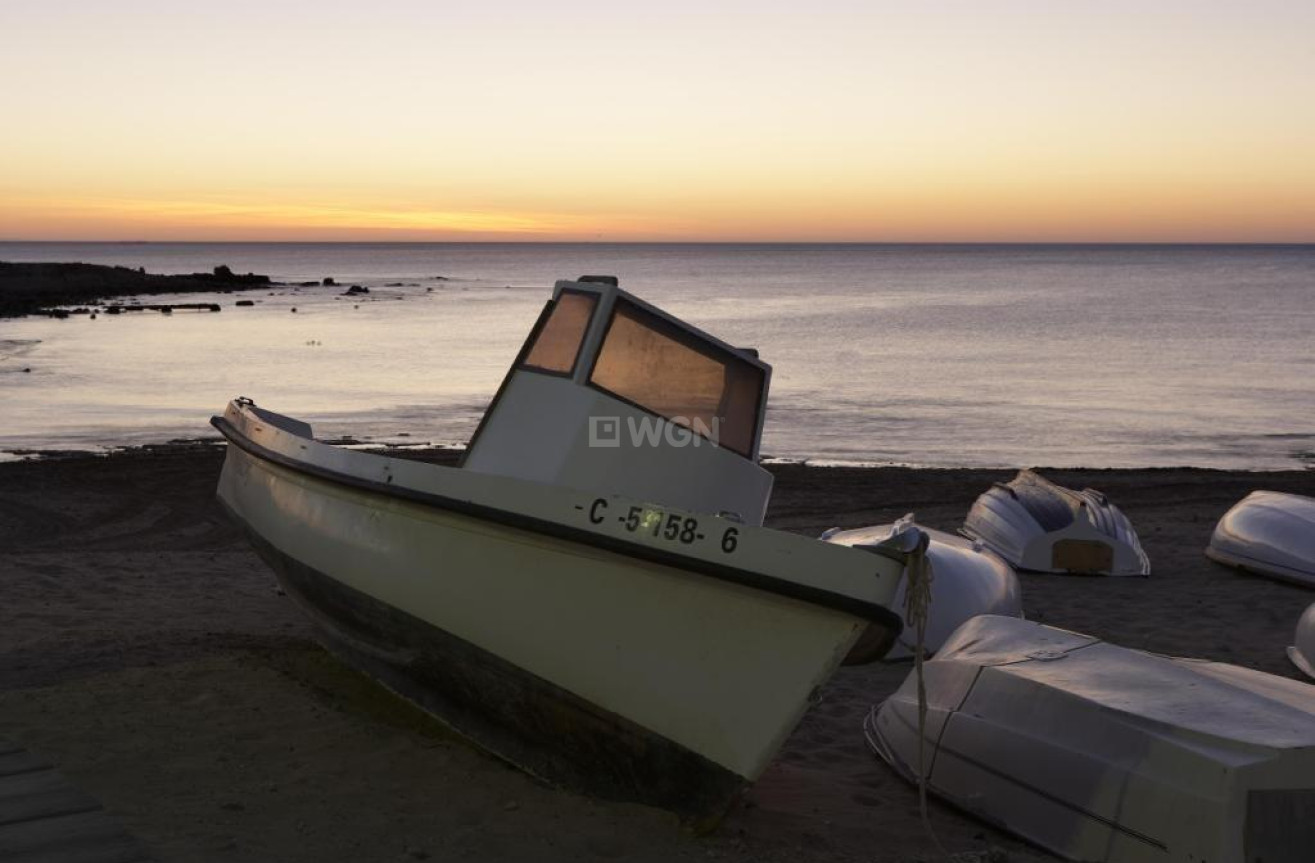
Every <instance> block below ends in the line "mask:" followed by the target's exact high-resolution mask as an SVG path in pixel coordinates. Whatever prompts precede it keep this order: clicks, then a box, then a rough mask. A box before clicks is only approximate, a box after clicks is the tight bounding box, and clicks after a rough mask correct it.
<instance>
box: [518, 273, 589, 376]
mask: <svg viewBox="0 0 1315 863" xmlns="http://www.w3.org/2000/svg"><path fill="white" fill-rule="evenodd" d="M596 305H598V298H597V297H596V296H594V295H593V294H582V293H576V292H573V291H563V292H562V294H561V295H560V296H558V297H557V299H556V300H554V301H553V302H552V306H551V308H550V309H549V311H548V317H547V319H546V320H544V322H543V326H541V327H540V328H539V332H538V333H537V334H536V335H535V337H534V344H533V345H531V346H530V349H529V352H528V353H526V355H525V360H524V361H523V362H522V363H521V365H523V366H525V367H526V368H531V369H538V370H539V371H544V372H552V373H554V374H561V375H569V374H570V373H571V372H572V370H573V369H574V368H575V361H576V359H578V358H579V356H580V346H581V344H582V343H583V342H584V334H585V331H587V330H588V329H589V319H590V318H592V317H593V314H594V307H595V306H596Z"/></svg>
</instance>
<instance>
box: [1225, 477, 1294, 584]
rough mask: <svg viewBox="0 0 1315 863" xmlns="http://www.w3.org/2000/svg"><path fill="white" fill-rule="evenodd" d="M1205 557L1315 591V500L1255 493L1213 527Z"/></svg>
mask: <svg viewBox="0 0 1315 863" xmlns="http://www.w3.org/2000/svg"><path fill="white" fill-rule="evenodd" d="M1205 553H1206V556H1208V557H1209V558H1210V559H1212V560H1215V561H1218V562H1219V563H1222V564H1225V565H1227V566H1234V567H1237V568H1238V569H1244V570H1247V571H1248V572H1254V573H1257V574H1258V575H1268V576H1272V577H1274V578H1281V579H1283V580H1285V581H1291V582H1294V583H1296V584H1302V585H1306V586H1308V587H1315V498H1309V497H1304V496H1302V495H1299V494H1285V493H1283V492H1277V491H1253V492H1252V493H1251V494H1249V495H1247V496H1246V497H1245V498H1243V499H1242V500H1241V502H1239V503H1238V504H1237V505H1236V506H1234V507H1233V508H1232V509H1230V510H1229V511H1228V512H1226V513H1224V516H1223V518H1221V519H1219V523H1218V524H1217V525H1215V530H1214V534H1213V535H1212V536H1211V537H1210V545H1209V546H1208V547H1207V548H1206V550H1205Z"/></svg>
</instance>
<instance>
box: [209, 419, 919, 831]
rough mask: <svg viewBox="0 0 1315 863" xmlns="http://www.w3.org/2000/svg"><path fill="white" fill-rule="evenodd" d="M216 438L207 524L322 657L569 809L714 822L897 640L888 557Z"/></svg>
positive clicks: (305, 448) (235, 423)
mask: <svg viewBox="0 0 1315 863" xmlns="http://www.w3.org/2000/svg"><path fill="white" fill-rule="evenodd" d="M216 425H217V426H218V427H219V428H220V429H221V431H223V433H224V434H225V436H227V437H228V438H229V440H230V446H229V454H228V458H227V460H226V462H225V467H224V471H223V475H222V477H221V480H220V486H219V497H220V499H221V501H222V502H223V503H224V505H225V506H226V507H227V509H228V510H229V511H230V512H231V513H232V514H233V515H234V516H235V517H236V518H237V519H238V520H239V522H240V523H241V524H243V525H244V526H245V527H246V529H247V530H248V533H249V534H250V535H251V536H252V539H253V542H254V544H255V545H256V547H257V549H258V550H259V551H260V552H261V553H262V555H263V556H264V557H265V558H266V560H268V561H269V562H270V563H271V565H272V566H273V567H274V569H275V570H276V572H277V573H278V574H279V576H280V578H281V580H282V581H283V583H284V584H285V585H286V587H287V589H288V591H289V593H290V594H291V595H292V596H293V597H294V598H296V599H297V600H298V601H299V602H300V603H301V604H302V605H303V606H304V607H305V608H306V610H307V611H308V613H309V614H310V615H311V616H312V618H313V619H314V620H316V621H317V623H319V624H320V625H321V628H322V629H323V630H324V632H325V633H326V635H327V636H328V637H329V638H328V640H329V641H330V643H331V646H332V647H334V649H335V650H336V651H338V652H340V653H342V654H343V655H344V656H346V657H347V658H349V659H350V660H351V661H353V662H354V663H356V664H357V665H359V666H361V667H362V668H364V669H365V670H366V671H367V672H369V673H370V674H372V675H374V676H375V677H377V678H378V679H380V680H381V681H382V682H384V683H385V684H387V685H388V686H390V687H392V688H393V689H395V690H397V691H399V692H401V693H402V694H403V695H406V696H407V697H409V698H412V699H413V700H415V701H416V702H417V703H419V704H420V705H421V706H422V707H425V708H426V709H428V710H430V711H431V712H433V713H435V714H436V715H438V716H440V718H442V719H444V720H445V721H447V722H448V723H449V724H451V725H452V726H454V727H455V728H457V729H458V730H459V731H461V732H463V733H465V734H467V735H468V736H470V737H471V738H472V739H474V740H475V741H476V742H478V743H480V744H481V745H483V746H485V747H486V748H488V749H490V750H492V751H494V752H495V753H497V754H499V755H501V756H503V757H504V758H507V759H508V760H510V761H512V762H514V763H516V764H517V765H518V766H521V767H522V768H524V769H526V770H527V771H529V772H532V773H535V774H537V775H540V776H542V777H544V778H546V779H549V780H552V781H556V782H559V783H561V784H565V785H568V786H572V787H577V788H580V789H581V790H586V791H591V792H593V793H597V794H600V795H602V796H608V797H613V798H617V799H633V800H638V801H641V802H648V803H653V804H656V805H660V806H664V807H667V808H670V809H673V810H676V811H680V812H683V813H686V814H690V815H707V814H714V813H716V812H718V811H720V810H721V809H723V808H724V806H725V805H726V804H727V803H728V802H729V800H730V799H731V797H732V796H733V794H734V793H735V791H736V790H738V788H739V787H741V786H742V785H743V784H744V783H745V782H748V781H752V780H753V779H755V778H757V776H758V775H759V774H760V773H761V772H762V770H763V769H764V767H765V766H766V765H767V763H768V761H769V760H770V759H771V757H772V756H773V754H774V753H775V751H776V750H777V748H778V747H779V745H780V744H781V742H782V741H783V740H784V738H785V737H786V735H787V734H788V733H789V732H790V731H791V730H792V729H793V727H794V725H795V724H796V723H797V721H798V720H799V718H800V716H801V715H802V714H803V712H804V710H805V709H806V708H807V706H808V704H809V699H810V697H811V696H812V694H813V693H814V692H815V690H816V688H817V687H818V686H820V685H821V684H822V683H823V682H824V681H825V680H826V679H827V678H828V677H829V676H830V674H831V672H832V671H833V670H834V668H835V667H836V665H837V664H838V663H839V662H840V661H841V659H842V658H843V657H844V656H845V654H846V652H847V651H848V650H849V648H850V646H851V645H852V644H853V643H854V641H855V640H856V639H857V637H858V636H859V634H860V633H861V632H863V631H864V629H866V628H867V627H868V626H869V624H870V623H872V622H873V621H874V620H876V621H879V625H884V626H887V627H889V628H890V629H891V630H892V635H893V632H894V630H896V629H898V626H899V623H898V618H897V617H895V616H894V615H893V614H892V613H891V612H889V611H888V610H886V609H885V607H884V606H885V604H886V603H888V602H889V600H890V598H891V597H892V596H893V594H894V592H895V588H896V585H897V582H898V579H899V576H900V572H901V570H902V563H901V562H900V561H898V560H896V559H894V558H892V557H889V556H881V555H877V554H869V553H864V552H858V551H851V550H849V549H842V548H839V547H835V546H829V545H827V544H825V543H821V542H817V541H815V540H808V539H806V538H803V537H797V536H793V535H790V534H782V533H779V532H776V531H771V530H767V529H764V528H753V527H746V526H743V525H738V524H736V523H734V522H729V521H726V520H724V519H721V518H718V517H715V516H708V515H701V514H691V513H684V512H679V511H675V510H671V509H669V508H659V507H654V506H652V505H647V504H642V503H639V502H633V501H628V500H625V499H622V498H617V497H607V496H600V495H597V494H594V493H586V492H576V491H571V490H567V489H560V488H554V487H551V486H545V485H541V484H538V483H532V482H527V481H524V480H519V479H512V478H507V477H496V476H489V475H484V474H478V473H475V472H473V471H466V470H461V469H457V468H444V467H438V466H435V465H427V464H421V463H417V462H408V461H404V460H398V459H389V458H382V457H379V456H372V455H368V454H364V453H356V452H350V451H345V450H340V449H336V448H334V447H329V446H326V445H324V444H320V443H317V442H315V441H313V440H310V439H309V438H308V437H305V436H299V435H298V434H295V433H294V432H293V431H292V430H290V429H295V425H290V424H289V422H288V421H286V420H283V419H282V418H279V417H277V415H272V414H268V413H267V412H263V411H260V410H259V409H257V408H254V407H252V406H249V405H244V404H241V403H234V404H233V405H230V407H229V410H228V412H227V413H226V414H225V416H224V418H222V419H218V420H217V421H216ZM280 425H282V426H283V427H282V428H281V427H280Z"/></svg>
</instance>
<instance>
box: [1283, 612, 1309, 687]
mask: <svg viewBox="0 0 1315 863" xmlns="http://www.w3.org/2000/svg"><path fill="white" fill-rule="evenodd" d="M1293 642H1294V643H1293V645H1292V646H1291V647H1289V648H1288V659H1291V660H1292V664H1293V665H1295V666H1297V667H1298V668H1300V669H1301V670H1302V672H1303V673H1304V674H1305V675H1306V676H1307V677H1315V603H1311V605H1310V607H1309V608H1307V609H1306V613H1305V614H1303V615H1302V616H1301V620H1298V621H1297V634H1296V636H1295V637H1294V638H1293Z"/></svg>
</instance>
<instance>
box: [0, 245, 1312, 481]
mask: <svg viewBox="0 0 1315 863" xmlns="http://www.w3.org/2000/svg"><path fill="white" fill-rule="evenodd" d="M0 260H8V261H85V262H92V263H105V264H122V265H126V266H131V267H145V268H146V269H147V270H148V271H152V272H164V273H182V272H193V271H199V270H210V269H212V268H213V267H214V266H216V265H218V264H227V265H229V266H230V267H232V268H233V269H234V270H235V271H238V272H247V271H254V272H257V273H265V274H268V275H270V276H272V277H274V278H275V279H277V280H281V281H289V282H291V281H305V280H311V279H317V280H318V279H321V278H323V277H325V276H332V277H334V278H335V279H336V280H338V282H339V283H341V284H344V285H350V284H360V285H364V286H367V287H369V288H370V290H371V293H370V294H369V296H368V297H362V298H359V299H358V298H349V297H343V296H340V295H339V294H340V292H341V290H342V289H341V288H336V289H335V288H322V287H316V288H300V289H293V288H274V289H272V290H270V291H260V292H256V293H252V294H248V295H247V298H250V299H253V300H256V305H255V306H254V307H252V308H236V307H234V306H233V302H234V301H235V300H236V299H239V298H241V296H240V295H228V296H219V297H216V298H215V299H217V300H218V301H219V302H221V303H222V304H223V306H224V308H223V311H222V312H221V313H219V314H207V313H177V314H174V315H172V316H164V315H158V314H153V313H150V314H140V315H120V316H116V317H108V316H105V315H101V316H100V317H99V318H97V319H96V320H90V319H88V318H86V317H74V318H70V319H68V320H63V321H56V320H50V319H45V318H40V319H38V318H28V319H22V320H8V321H0V406H2V419H3V422H2V423H0V450H9V451H12V450H14V449H21V448H71V447H73V448H83V447H87V448H90V447H99V446H107V445H117V444H129V443H143V442H150V441H164V440H169V439H171V438H180V437H199V436H205V435H209V434H210V433H211V432H210V427H209V426H208V425H207V420H208V418H209V417H210V415H211V414H213V413H216V412H219V411H220V410H222V408H223V406H224V404H225V403H226V402H227V401H228V399H230V398H232V397H233V396H237V395H245V396H250V397H252V398H254V399H255V400H256V402H257V403H259V404H262V405H264V406H266V407H269V408H271V409H274V410H277V411H280V412H285V413H290V414H293V415H295V416H299V417H302V418H305V419H307V420H309V421H311V422H312V423H314V424H315V426H316V433H317V435H319V436H322V437H336V436H347V435H350V436H354V437H356V438H358V439H362V440H367V439H369V440H374V441H391V442H411V443H422V442H437V443H452V442H458V441H462V440H464V439H465V438H466V437H467V436H468V435H469V434H470V432H471V431H472V430H473V428H474V426H475V424H476V422H477V420H478V418H479V415H480V413H481V411H482V410H483V407H484V405H485V404H486V402H487V400H488V399H489V397H490V395H491V394H492V393H493V391H494V390H495V389H496V388H497V385H498V382H499V380H500V379H501V376H502V374H503V372H504V370H505V368H506V366H507V364H508V363H509V362H510V361H511V360H512V358H513V357H514V356H515V354H516V351H517V348H518V347H519V345H520V342H521V340H522V339H523V338H524V336H525V334H526V332H527V330H528V329H529V327H530V325H531V324H532V323H533V321H534V319H535V316H536V315H537V313H538V311H539V309H540V307H541V306H542V304H543V302H544V300H545V299H547V297H548V289H549V287H550V286H551V285H552V283H553V281H554V279H557V278H564V277H574V276H577V275H580V274H582V273H608V274H615V275H617V276H619V277H620V278H621V283H622V286H623V287H626V288H628V289H629V290H631V291H633V292H635V293H638V294H639V295H641V296H643V297H644V298H646V299H648V300H650V301H652V302H654V303H656V304H658V305H659V306H662V307H664V308H666V309H667V310H669V311H671V312H673V313H675V314H677V315H679V316H681V317H683V318H685V319H686V320H688V321H690V322H692V323H694V324H696V325H698V326H701V327H703V328H705V329H707V330H709V331H711V332H713V333H714V334H716V335H718V336H720V337H721V338H723V339H725V340H726V341H729V342H732V343H734V344H739V345H753V346H756V347H758V348H759V349H760V351H761V353H762V356H763V358H764V359H765V360H766V361H768V362H770V363H772V365H773V366H774V376H773V392H772V399H771V403H770V409H769V412H768V420H767V422H768V425H767V431H766V438H765V442H764V452H765V453H768V454H771V455H775V456H780V457H786V458H796V459H810V460H815V461H823V462H846V463H873V462H875V463H885V462H897V463H911V464H918V465H936V466H961V465H970V466H1021V465H1052V466H1055V465H1060V466H1077V465H1084V466H1096V467H1102V466H1168V465H1198V466H1207V467H1219V468H1243V469H1282V468H1296V467H1301V466H1302V465H1306V466H1311V465H1312V464H1315V457H1312V455H1311V453H1312V451H1315V351H1312V346H1315V340H1313V339H1312V332H1313V331H1315V246H916V245H915V246H905V245H836V246H828V245H690V244H661V245H643V244H636V245H604V244H597V245H594V244H578V245H572V244H506V245H503V244H345V243H334V244H157V243H147V244H84V243H51V244H32V243H7V244H6V243H0ZM165 299H166V300H167V298H165ZM197 299H198V298H197V297H195V296H192V297H188V298H187V299H185V300H184V299H180V300H178V301H195V300H197ZM162 301H163V300H162ZM294 307H295V308H296V312H295V313H293V312H292V309H293V308H294ZM23 369H31V371H30V372H24V371H23Z"/></svg>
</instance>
